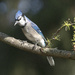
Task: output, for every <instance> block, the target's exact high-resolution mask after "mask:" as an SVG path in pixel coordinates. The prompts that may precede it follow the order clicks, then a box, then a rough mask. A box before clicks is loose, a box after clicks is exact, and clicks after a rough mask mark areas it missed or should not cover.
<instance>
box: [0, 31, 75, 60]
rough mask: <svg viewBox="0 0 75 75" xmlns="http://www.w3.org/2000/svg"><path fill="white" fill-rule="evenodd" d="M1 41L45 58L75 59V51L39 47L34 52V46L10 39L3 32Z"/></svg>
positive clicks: (0, 34) (0, 35) (0, 36)
mask: <svg viewBox="0 0 75 75" xmlns="http://www.w3.org/2000/svg"><path fill="white" fill-rule="evenodd" d="M0 41H3V42H5V43H7V44H9V45H11V46H13V47H16V48H19V49H21V50H24V51H29V52H32V53H36V54H40V55H44V56H54V57H62V58H70V59H75V51H72V50H71V51H66V50H58V49H57V48H41V47H40V46H37V47H36V49H34V50H33V47H34V44H30V43H28V42H27V41H22V40H19V39H15V38H14V37H10V36H8V35H6V34H4V33H2V32H0Z"/></svg>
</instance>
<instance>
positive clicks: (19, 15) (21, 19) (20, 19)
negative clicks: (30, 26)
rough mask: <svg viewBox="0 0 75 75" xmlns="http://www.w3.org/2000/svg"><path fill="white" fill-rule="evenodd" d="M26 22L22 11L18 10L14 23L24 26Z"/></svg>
mask: <svg viewBox="0 0 75 75" xmlns="http://www.w3.org/2000/svg"><path fill="white" fill-rule="evenodd" d="M25 23H26V19H25V16H24V15H23V13H22V12H21V11H20V10H19V11H18V12H17V13H16V15H15V24H14V26H15V25H17V24H18V25H19V26H24V25H25Z"/></svg>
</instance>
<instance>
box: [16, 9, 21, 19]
mask: <svg viewBox="0 0 75 75" xmlns="http://www.w3.org/2000/svg"><path fill="white" fill-rule="evenodd" d="M19 16H22V12H21V11H20V10H18V12H17V13H16V15H15V19H17V18H18V17H19Z"/></svg>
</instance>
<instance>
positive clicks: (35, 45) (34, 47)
mask: <svg viewBox="0 0 75 75" xmlns="http://www.w3.org/2000/svg"><path fill="white" fill-rule="evenodd" d="M36 47H37V42H36V43H35V44H34V46H33V48H32V50H35V49H36Z"/></svg>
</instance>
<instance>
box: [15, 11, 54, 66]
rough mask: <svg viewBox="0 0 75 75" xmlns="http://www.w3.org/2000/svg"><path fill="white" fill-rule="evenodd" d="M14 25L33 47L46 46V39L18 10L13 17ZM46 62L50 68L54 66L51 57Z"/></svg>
mask: <svg viewBox="0 0 75 75" xmlns="http://www.w3.org/2000/svg"><path fill="white" fill-rule="evenodd" d="M16 24H18V25H19V26H20V27H21V29H22V31H23V33H24V35H25V36H26V37H27V39H28V40H30V41H32V42H33V43H34V44H35V45H39V46H41V47H45V46H46V43H45V42H46V39H45V37H44V35H43V34H42V32H41V30H40V29H39V27H38V26H37V25H36V24H35V23H34V22H32V21H31V20H30V19H29V18H27V17H26V16H25V15H24V14H23V13H22V12H21V11H20V10H19V11H18V12H17V13H16V15H15V24H14V26H15V25H16ZM47 60H48V62H49V64H50V65H51V66H54V65H55V62H54V59H53V57H51V56H47Z"/></svg>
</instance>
